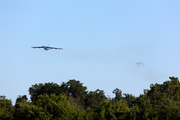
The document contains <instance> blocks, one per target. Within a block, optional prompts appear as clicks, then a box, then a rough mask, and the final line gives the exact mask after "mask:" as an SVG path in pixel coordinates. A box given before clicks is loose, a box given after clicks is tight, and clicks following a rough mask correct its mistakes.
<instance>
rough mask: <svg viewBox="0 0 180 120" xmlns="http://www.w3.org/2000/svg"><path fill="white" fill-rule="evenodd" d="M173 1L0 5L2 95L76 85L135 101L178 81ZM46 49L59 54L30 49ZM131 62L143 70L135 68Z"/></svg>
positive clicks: (179, 21)
mask: <svg viewBox="0 0 180 120" xmlns="http://www.w3.org/2000/svg"><path fill="white" fill-rule="evenodd" d="M179 6H180V1H179V0H171V1H170V0H131V1H125V0H113V1H112V0H111V1H110V0H89V1H85V0H53V1H52V0H38V1H36V0H31V1H25V0H16V1H5V0H3V1H0V45H1V47H0V58H1V60H0V95H5V96H6V97H7V98H8V99H11V100H12V101H13V103H14V102H15V100H16V98H17V97H18V95H27V96H28V97H29V92H28V89H29V87H31V86H32V85H34V84H36V83H46V82H54V83H57V84H59V85H60V84H61V83H62V82H67V81H69V79H76V80H79V81H80V82H81V83H83V85H84V86H87V88H88V90H89V91H95V90H96V89H100V90H104V92H105V95H106V96H107V95H109V96H110V97H114V94H112V91H113V90H114V89H115V88H119V89H121V90H122V92H123V93H129V94H133V95H135V96H139V95H140V94H143V89H147V88H149V86H150V84H152V83H153V84H155V83H159V84H162V83H163V82H164V81H166V80H169V77H170V76H175V77H179V76H180V72H179V71H180V62H179V59H180V54H179V51H180V47H179V46H180V7H179ZM42 45H49V46H53V47H62V48H63V50H49V51H45V50H43V49H32V48H31V47H32V46H42ZM137 62H143V63H144V66H143V65H140V66H137V64H136V63H137Z"/></svg>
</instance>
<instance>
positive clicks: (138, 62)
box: [136, 62, 144, 66]
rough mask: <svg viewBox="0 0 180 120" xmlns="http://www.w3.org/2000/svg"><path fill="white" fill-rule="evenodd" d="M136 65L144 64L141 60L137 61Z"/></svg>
mask: <svg viewBox="0 0 180 120" xmlns="http://www.w3.org/2000/svg"><path fill="white" fill-rule="evenodd" d="M136 64H137V65H138V66H139V65H144V63H143V62H138V63H136Z"/></svg>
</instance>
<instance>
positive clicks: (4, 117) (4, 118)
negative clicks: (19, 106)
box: [0, 95, 14, 120]
mask: <svg viewBox="0 0 180 120" xmlns="http://www.w3.org/2000/svg"><path fill="white" fill-rule="evenodd" d="M13 113H14V107H13V106H12V101H11V100H9V99H6V96H2V95H1V96H0V120H11V119H12V118H13Z"/></svg>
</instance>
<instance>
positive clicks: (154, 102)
mask: <svg viewBox="0 0 180 120" xmlns="http://www.w3.org/2000/svg"><path fill="white" fill-rule="evenodd" d="M29 93H30V96H31V101H27V100H28V99H27V96H26V95H23V96H18V97H17V99H16V104H15V106H13V105H12V102H11V100H8V99H6V97H5V96H0V120H71V119H79V120H178V119H180V83H179V80H178V78H175V77H170V80H169V81H165V82H164V83H163V84H157V83H156V84H151V85H150V89H149V90H148V89H145V90H144V94H141V95H140V96H138V97H135V96H133V95H132V94H128V93H124V94H122V91H121V90H120V89H118V88H116V89H114V90H113V93H114V94H115V98H112V99H111V98H107V97H106V96H105V94H104V91H103V90H99V89H97V90H95V91H89V92H88V91H87V87H86V86H83V84H82V83H80V81H76V80H74V79H73V80H69V81H68V82H66V83H64V82H63V83H62V84H61V85H58V84H56V83H45V84H42V83H40V84H35V85H32V87H30V88H29Z"/></svg>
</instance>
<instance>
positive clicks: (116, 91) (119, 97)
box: [112, 88, 123, 100]
mask: <svg viewBox="0 0 180 120" xmlns="http://www.w3.org/2000/svg"><path fill="white" fill-rule="evenodd" d="M112 93H113V94H115V98H114V100H122V99H123V97H122V91H121V90H120V89H118V88H116V89H114V90H113V92H112Z"/></svg>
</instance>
